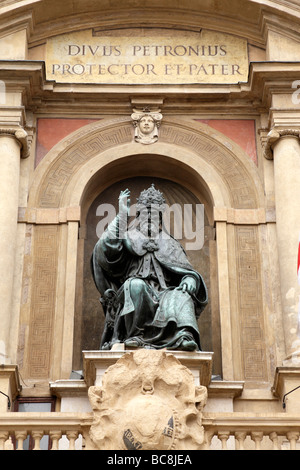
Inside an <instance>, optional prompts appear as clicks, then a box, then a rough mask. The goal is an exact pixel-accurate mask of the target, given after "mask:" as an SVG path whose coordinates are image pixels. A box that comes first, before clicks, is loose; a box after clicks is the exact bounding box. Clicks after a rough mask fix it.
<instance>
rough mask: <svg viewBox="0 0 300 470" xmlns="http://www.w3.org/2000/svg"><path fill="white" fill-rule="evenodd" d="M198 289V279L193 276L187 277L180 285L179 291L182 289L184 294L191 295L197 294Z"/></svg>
mask: <svg viewBox="0 0 300 470" xmlns="http://www.w3.org/2000/svg"><path fill="white" fill-rule="evenodd" d="M196 288H197V284H196V279H195V278H194V277H192V276H185V277H184V278H183V279H182V281H181V283H180V285H179V289H182V292H188V293H189V294H190V295H192V294H195V292H196Z"/></svg>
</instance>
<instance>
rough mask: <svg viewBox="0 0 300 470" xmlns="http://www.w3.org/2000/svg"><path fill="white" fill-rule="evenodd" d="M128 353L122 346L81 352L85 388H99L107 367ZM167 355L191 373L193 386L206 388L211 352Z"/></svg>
mask: <svg viewBox="0 0 300 470" xmlns="http://www.w3.org/2000/svg"><path fill="white" fill-rule="evenodd" d="M129 351H133V350H130V349H126V350H125V349H124V346H123V345H119V349H112V350H109V351H103V350H101V351H83V364H84V370H83V375H84V378H85V381H86V384H87V386H88V387H90V386H91V385H97V386H101V384H102V378H103V375H104V374H105V372H106V370H107V369H108V367H109V366H111V365H113V364H115V363H116V362H117V361H118V360H119V359H120V358H121V357H122V356H123V355H124V354H125V353H126V352H129ZM168 353H172V354H173V355H174V356H175V357H176V359H178V360H179V361H180V363H181V364H182V365H183V366H185V367H187V368H188V369H189V370H190V371H191V372H192V374H193V376H194V381H195V385H203V386H204V387H208V385H209V384H210V381H211V374H212V358H213V353H212V352H202V351H197V352H187V351H168Z"/></svg>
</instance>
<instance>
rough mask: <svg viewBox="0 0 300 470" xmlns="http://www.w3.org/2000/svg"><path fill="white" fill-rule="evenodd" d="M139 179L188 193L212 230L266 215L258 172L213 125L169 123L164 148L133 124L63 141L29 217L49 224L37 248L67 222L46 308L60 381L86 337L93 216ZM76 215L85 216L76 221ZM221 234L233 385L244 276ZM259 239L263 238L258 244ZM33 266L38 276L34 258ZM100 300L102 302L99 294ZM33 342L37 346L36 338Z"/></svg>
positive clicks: (113, 123) (226, 360)
mask: <svg viewBox="0 0 300 470" xmlns="http://www.w3.org/2000/svg"><path fill="white" fill-rule="evenodd" d="M139 177H143V178H161V179H165V180H168V181H170V182H171V183H172V184H177V185H179V186H180V187H181V188H184V191H187V192H189V193H190V194H192V195H193V197H195V198H196V199H197V200H199V201H200V202H201V203H203V204H204V206H205V214H206V219H207V226H208V227H210V228H213V227H214V224H215V222H216V221H215V217H214V215H215V211H216V209H221V210H222V209H226V210H228V209H233V210H237V211H239V210H240V209H241V210H246V211H247V210H249V209H250V212H251V210H252V211H253V210H256V209H259V208H263V207H264V192H263V188H262V186H261V182H260V179H259V176H258V171H257V167H256V166H255V165H254V164H253V162H252V161H250V159H249V158H248V156H247V155H246V154H245V153H244V151H243V150H242V149H241V148H240V147H239V146H238V145H236V144H235V143H234V142H232V141H230V139H228V138H227V137H225V136H224V135H222V134H221V133H219V132H217V131H215V130H213V129H211V128H209V127H208V126H207V125H206V124H202V123H195V122H191V121H188V120H178V119H175V118H165V119H164V120H163V123H162V126H161V128H160V135H159V140H158V142H156V143H155V144H152V145H149V146H144V145H142V144H137V143H136V142H134V129H133V126H132V122H131V121H130V119H128V118H123V117H119V118H114V119H111V120H102V121H98V122H94V123H92V124H89V125H87V126H84V127H83V128H81V129H79V130H78V131H76V132H74V133H72V134H71V135H69V136H68V137H66V138H65V139H63V140H62V141H60V142H59V143H58V144H57V145H56V146H55V147H53V149H52V150H51V151H50V152H49V153H48V154H47V155H46V156H45V157H44V159H43V161H42V162H41V163H40V164H39V166H38V167H37V169H36V171H35V174H34V178H33V183H32V186H31V189H30V193H29V199H28V213H34V212H36V214H38V215H41V219H40V220H41V221H42V222H38V221H36V224H35V229H34V230H35V232H40V236H39V237H38V236H36V238H35V236H34V238H33V242H34V244H35V243H36V241H35V240H38V241H39V242H40V244H42V243H47V240H46V241H45V242H44V241H43V236H42V234H43V230H44V225H43V223H44V220H46V219H47V217H48V214H49V216H51V217H52V219H51V220H53V221H54V222H53V224H60V223H61V217H62V219H63V225H60V226H59V227H58V228H57V230H55V231H53V234H52V235H51V236H52V237H54V238H55V240H54V241H53V246H56V248H57V249H56V254H55V255H53V259H52V260H51V264H49V270H48V271H49V276H51V275H52V276H56V294H57V293H59V296H57V297H56V301H54V302H52V304H51V305H50V304H49V305H47V306H44V308H45V309H48V311H47V312H45V318H47V322H48V324H50V327H49V328H50V329H51V337H52V338H55V341H56V344H55V347H54V340H53V342H52V344H51V346H49V347H50V349H51V350H50V351H48V356H49V357H51V358H52V361H53V364H55V368H56V373H55V374H53V377H54V378H65V377H68V374H69V372H70V370H71V369H72V368H73V364H74V360H73V344H74V342H76V341H77V340H78V330H75V340H74V337H73V334H74V325H75V321H74V320H75V319H76V314H75V312H77V313H78V309H79V310H80V308H81V307H80V305H79V304H80V302H81V303H82V300H83V292H82V289H83V284H82V282H81V283H80V274H78V273H80V272H81V273H83V269H84V243H85V242H84V240H85V237H86V233H87V221H88V213H89V210H92V209H90V208H91V207H92V205H93V203H95V201H96V198H97V197H100V196H99V195H101V194H103V193H104V192H105V191H109V188H111V187H113V185H118V184H123V183H122V182H123V181H124V180H126V179H128V178H139ZM171 183H170V184H171ZM73 209H75V212H74V211H73ZM77 209H78V210H77ZM79 209H80V210H79ZM74 213H76V214H80V215H75V216H74ZM55 214H56V215H55ZM69 214H71V216H70V215H69ZM48 223H49V222H48ZM215 226H216V230H217V238H216V243H215V251H214V254H213V256H214V257H215V260H216V261H215V264H214V265H210V268H211V272H210V276H211V274H212V271H214V278H215V279H216V282H215V284H216V285H215V286H214V289H215V290H216V291H217V294H218V295H215V296H211V299H213V301H215V302H216V305H215V306H214V311H215V312H216V311H217V312H218V315H217V317H216V320H215V321H214V322H215V324H216V325H218V324H219V323H220V332H219V333H217V335H218V338H217V342H219V340H220V337H221V344H222V347H221V348H220V349H221V353H220V355H221V356H222V357H221V358H220V360H219V364H218V366H217V369H218V370H220V368H221V365H220V364H221V362H222V370H223V372H224V367H225V368H227V371H226V374H225V375H224V374H223V376H224V377H225V378H228V379H232V378H233V376H234V371H233V346H234V344H239V339H238V334H239V331H238V328H236V327H235V328H234V329H232V328H231V322H233V321H235V318H234V316H233V314H232V313H231V310H232V308H233V307H234V308H235V303H236V300H234V301H233V302H232V304H231V291H230V286H229V269H231V275H234V276H235V275H236V276H237V271H236V269H237V267H236V266H235V265H234V262H235V261H234V260H233V262H232V263H233V264H232V265H231V266H229V258H228V256H229V254H228V251H227V248H226V247H227V241H228V231H227V226H226V219H224V221H221V222H218V223H217V224H216V225H215ZM218 227H219V228H218ZM78 232H79V237H78ZM231 232H232V230H231ZM233 236H235V235H234V234H233ZM256 237H257V234H255V239H254V242H255V243H257V242H256ZM211 240H213V237H211ZM42 248H43V247H42ZM211 256H212V251H210V257H211ZM231 258H233V255H231ZM29 263H31V264H32V265H33V269H34V264H35V259H34V257H33V258H32V259H30V260H29ZM51 270H52V271H51ZM34 272H35V271H34ZM47 275H48V274H47ZM78 279H79V281H78ZM81 279H82V275H81ZM39 282H42V283H43V285H42V287H43V289H46V290H47V279H43V280H40V279H39V278H38V276H37V278H36V279H35V278H34V279H32V284H34V285H35V291H36V292H38V291H39ZM45 286H46V287H45ZM51 295H52V296H53V294H51ZM95 295H97V302H98V294H97V293H95ZM93 301H94V299H93ZM28 308H30V309H31V312H33V311H34V309H35V298H31V305H30V306H29V307H28V305H27V306H26V309H27V310H25V307H24V312H25V313H24V317H25V315H28V314H27V311H28ZM235 310H236V315H238V312H237V309H235ZM26 318H27V317H26ZM236 318H237V317H236ZM77 319H78V318H77ZM80 322H81V320H80ZM29 330H30V327H29ZM80 334H81V333H80ZM235 337H236V338H237V340H235ZM28 338H29V339H28V343H30V332H29V335H28ZM99 340H100V338H99ZM225 346H226V347H225ZM74 359H75V362H76V363H77V364H78V360H77V359H76V358H75V357H74ZM50 362H51V361H50ZM56 364H60V366H58V365H56ZM224 364H225V365H224ZM53 367H54V366H53Z"/></svg>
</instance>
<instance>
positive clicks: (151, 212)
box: [139, 206, 160, 238]
mask: <svg viewBox="0 0 300 470" xmlns="http://www.w3.org/2000/svg"><path fill="white" fill-rule="evenodd" d="M139 226H140V231H141V232H142V233H143V235H145V236H147V237H150V238H154V237H156V236H157V235H158V233H159V228H160V212H159V210H158V208H157V207H155V206H151V207H146V206H145V207H142V208H141V209H140V211H139Z"/></svg>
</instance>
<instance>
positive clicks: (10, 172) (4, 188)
mask: <svg viewBox="0 0 300 470" xmlns="http://www.w3.org/2000/svg"><path fill="white" fill-rule="evenodd" d="M28 155H29V148H28V140H27V133H26V131H25V130H24V129H23V128H21V127H5V126H3V127H0V253H1V266H0V305H1V310H0V321H1V331H0V358H1V363H4V364H9V363H10V361H11V348H12V345H10V342H9V336H10V328H11V327H12V325H11V324H10V323H11V320H10V319H11V311H12V299H13V284H14V269H15V253H16V242H17V221H18V204H19V180H20V158H21V157H23V158H26V157H27V156H28ZM14 327H15V328H16V327H17V325H15V326H14Z"/></svg>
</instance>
